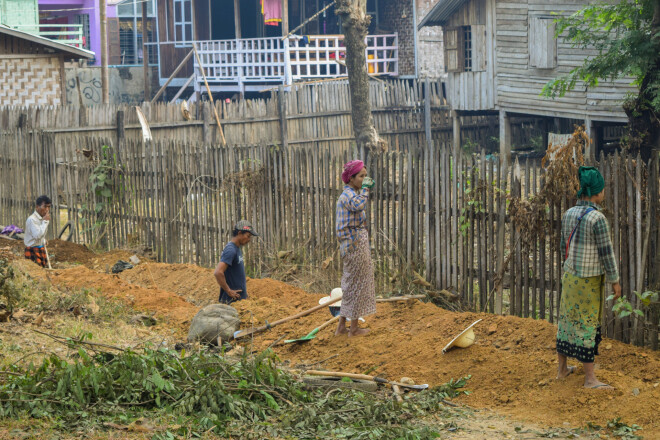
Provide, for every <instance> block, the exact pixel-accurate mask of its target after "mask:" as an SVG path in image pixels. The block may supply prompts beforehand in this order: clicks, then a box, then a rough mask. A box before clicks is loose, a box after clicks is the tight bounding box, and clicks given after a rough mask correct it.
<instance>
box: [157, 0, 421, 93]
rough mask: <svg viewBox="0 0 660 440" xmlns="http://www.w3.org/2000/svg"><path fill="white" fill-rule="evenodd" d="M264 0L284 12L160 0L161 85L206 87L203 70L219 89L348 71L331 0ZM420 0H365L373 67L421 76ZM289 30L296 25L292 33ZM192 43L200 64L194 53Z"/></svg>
mask: <svg viewBox="0 0 660 440" xmlns="http://www.w3.org/2000/svg"><path fill="white" fill-rule="evenodd" d="M263 1H264V2H266V3H269V7H270V8H271V13H272V8H273V4H275V5H276V9H280V11H279V18H275V20H272V19H269V17H268V16H267V12H266V11H265V10H264V11H263V12H262V8H261V6H260V4H261V2H260V0H251V1H240V0H213V1H211V0H195V1H192V0H163V1H159V2H158V10H157V43H155V44H156V45H157V47H158V59H159V79H160V84H161V86H163V85H165V84H167V85H168V86H176V87H184V88H185V87H186V86H188V85H190V84H192V85H194V86H195V87H196V89H197V90H200V88H202V87H203V85H202V84H203V79H202V75H201V73H202V71H203V73H204V74H205V76H206V79H207V80H208V82H209V84H210V86H211V89H212V90H213V91H220V92H237V91H238V92H246V91H257V90H262V89H264V88H265V87H269V86H273V85H277V84H291V83H293V82H296V81H306V80H316V79H322V78H335V77H341V76H344V75H346V69H345V67H344V62H343V58H344V57H345V52H344V50H345V49H344V44H343V34H342V32H341V23H340V20H339V17H337V16H336V15H335V11H334V2H333V1H332V0H263ZM415 3H416V2H415V0H368V1H367V11H368V13H369V14H371V15H372V23H371V26H370V29H369V35H368V36H367V39H366V43H367V51H366V52H367V53H366V55H367V64H368V71H369V72H370V73H372V74H377V75H385V76H394V77H398V78H414V77H416V76H417V64H418V63H417V52H416V38H417V27H416V26H415V23H416V21H417V17H416V4H415ZM267 6H268V5H267ZM326 7H327V8H326ZM324 8H325V9H324ZM319 11H323V12H321V13H320V14H319V15H318V16H316V17H315V18H313V19H311V20H310V18H312V17H313V16H314V15H315V14H316V13H317V12H319ZM276 15H277V14H276ZM270 18H272V17H270ZM269 20H270V21H269ZM278 20H279V21H278ZM267 21H269V22H268V23H267ZM301 25H302V26H301ZM299 26H301V27H300V28H299V29H297V30H296V28H298V27H299ZM291 30H295V32H293V33H292V34H291V35H288V34H289V31H291ZM287 35H288V36H287ZM283 36H287V37H286V38H283ZM193 45H194V46H195V47H196V48H197V51H198V53H199V55H200V61H201V64H202V69H199V66H198V62H197V60H196V57H195V56H193V55H192V54H191V49H192V47H193Z"/></svg>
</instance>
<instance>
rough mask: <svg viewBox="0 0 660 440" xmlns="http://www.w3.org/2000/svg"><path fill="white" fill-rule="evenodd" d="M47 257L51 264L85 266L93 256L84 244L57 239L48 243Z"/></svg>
mask: <svg viewBox="0 0 660 440" xmlns="http://www.w3.org/2000/svg"><path fill="white" fill-rule="evenodd" d="M48 255H49V256H50V259H51V263H79V264H87V263H88V262H89V260H90V259H91V258H93V257H94V255H95V254H94V252H92V251H91V250H90V249H89V248H88V247H87V246H85V245H84V244H77V243H73V242H70V241H66V240H59V239H58V240H50V241H49V242H48Z"/></svg>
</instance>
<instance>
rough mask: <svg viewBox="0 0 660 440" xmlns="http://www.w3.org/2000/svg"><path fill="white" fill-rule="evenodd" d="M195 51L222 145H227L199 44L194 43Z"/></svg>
mask: <svg viewBox="0 0 660 440" xmlns="http://www.w3.org/2000/svg"><path fill="white" fill-rule="evenodd" d="M193 51H195V58H197V64H199V71H200V72H202V78H204V85H205V86H206V91H207V92H208V94H209V100H210V101H211V107H213V114H214V115H215V122H216V123H217V124H218V130H220V137H221V138H222V145H223V146H226V145H227V141H226V140H225V133H224V132H223V131H222V125H221V124H220V116H218V109H216V108H215V103H214V102H213V94H212V93H211V88H210V87H209V83H208V81H206V73H204V67H203V66H202V60H201V59H200V58H199V53H197V46H195V44H194V43H193Z"/></svg>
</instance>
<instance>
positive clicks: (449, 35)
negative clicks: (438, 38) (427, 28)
mask: <svg viewBox="0 0 660 440" xmlns="http://www.w3.org/2000/svg"><path fill="white" fill-rule="evenodd" d="M444 43H445V70H446V71H447V72H482V71H485V70H486V50H487V49H486V26H485V25H481V24H475V25H470V26H457V27H447V28H445V29H444Z"/></svg>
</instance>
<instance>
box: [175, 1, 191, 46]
mask: <svg viewBox="0 0 660 440" xmlns="http://www.w3.org/2000/svg"><path fill="white" fill-rule="evenodd" d="M192 40H193V26H192V1H191V0H174V41H175V44H174V45H175V46H176V47H183V46H190V42H192Z"/></svg>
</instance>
